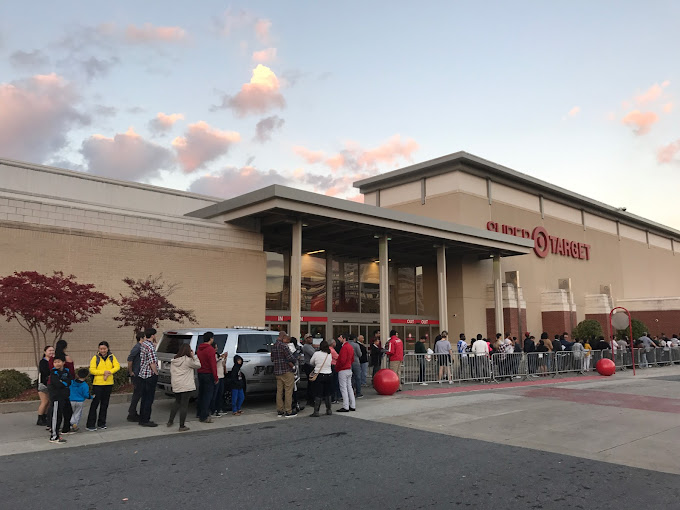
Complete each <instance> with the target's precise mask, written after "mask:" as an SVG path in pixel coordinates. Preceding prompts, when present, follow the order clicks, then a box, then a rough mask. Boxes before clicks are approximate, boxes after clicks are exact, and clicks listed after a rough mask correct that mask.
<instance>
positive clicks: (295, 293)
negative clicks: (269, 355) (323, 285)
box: [288, 220, 302, 338]
mask: <svg viewBox="0 0 680 510" xmlns="http://www.w3.org/2000/svg"><path fill="white" fill-rule="evenodd" d="M291 245H292V246H291V251H290V331H288V334H289V335H290V336H294V337H296V338H299V337H300V308H301V307H302V303H301V300H302V221H299V220H298V221H297V222H296V223H294V224H293V236H292V243H291Z"/></svg>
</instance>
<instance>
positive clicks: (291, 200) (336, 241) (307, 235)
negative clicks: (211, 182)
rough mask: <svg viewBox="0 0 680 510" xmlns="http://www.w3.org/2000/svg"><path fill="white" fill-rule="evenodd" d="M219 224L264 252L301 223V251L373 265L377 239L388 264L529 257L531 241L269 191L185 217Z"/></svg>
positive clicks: (282, 244) (282, 245) (286, 241)
mask: <svg viewBox="0 0 680 510" xmlns="http://www.w3.org/2000/svg"><path fill="white" fill-rule="evenodd" d="M187 216H191V217H194V218H202V219H212V220H217V221H224V222H225V223H230V224H233V225H235V226H239V227H241V228H246V229H249V230H254V231H258V232H260V233H262V234H263V237H264V244H265V246H264V247H265V250H268V251H269V250H271V251H277V250H280V249H286V248H290V240H291V229H292V225H293V224H295V223H296V222H298V221H301V222H302V226H303V230H302V251H303V252H305V253H307V252H314V251H317V250H329V251H332V252H333V253H334V254H335V255H336V256H338V257H358V258H360V259H373V260H375V258H376V256H377V253H378V238H379V237H380V236H382V235H387V236H388V237H389V245H390V258H391V259H392V260H393V263H417V264H422V263H426V262H429V261H434V260H435V251H436V250H435V249H434V248H435V247H436V246H442V245H445V246H446V247H447V251H448V253H449V254H451V255H453V254H456V255H470V256H475V257H478V258H480V259H481V258H487V257H490V256H493V255H500V256H502V257H508V256H513V255H522V254H525V253H529V252H530V251H531V250H532V248H533V241H532V240H530V239H522V238H519V237H515V236H510V235H505V234H499V233H497V232H489V231H487V230H482V229H478V228H473V227H468V226H465V225H458V224H456V223H450V222H447V221H441V220H435V219H431V218H426V217H422V216H417V215H414V214H407V213H403V212H400V211H394V210H391V209H386V208H381V207H376V206H372V205H366V204H360V203H357V202H352V201H349V200H342V199H339V198H334V197H328V196H325V195H320V194H318V193H311V192H308V191H301V190H298V189H294V188H289V187H286V186H279V185H272V186H268V187H266V188H262V189H260V190H257V191H253V192H251V193H246V194H245V195H241V196H238V197H236V198H232V199H230V200H225V201H224V202H220V203H218V204H215V205H211V206H209V207H206V208H203V209H199V210H197V211H194V212H191V213H189V214H187Z"/></svg>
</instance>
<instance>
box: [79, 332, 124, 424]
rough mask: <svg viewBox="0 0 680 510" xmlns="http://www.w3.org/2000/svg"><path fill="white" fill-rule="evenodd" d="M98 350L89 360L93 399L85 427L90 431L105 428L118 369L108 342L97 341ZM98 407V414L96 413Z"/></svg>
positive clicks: (118, 366) (118, 364)
mask: <svg viewBox="0 0 680 510" xmlns="http://www.w3.org/2000/svg"><path fill="white" fill-rule="evenodd" d="M98 350H99V352H98V353H97V354H96V355H94V356H93V357H92V359H91V360H90V374H91V375H93V376H94V381H92V391H93V393H94V399H92V403H91V404H90V411H89V412H88V413H87V423H86V424H85V428H86V429H87V430H89V431H90V432H95V431H96V430H97V429H102V430H106V416H107V413H108V411H109V399H110V398H111V390H112V389H113V374H115V373H116V372H118V371H119V370H120V363H118V360H117V359H116V357H115V356H114V355H113V354H112V353H111V351H110V350H109V343H108V342H107V341H105V340H102V341H101V342H99V347H98ZM97 408H99V415H97Z"/></svg>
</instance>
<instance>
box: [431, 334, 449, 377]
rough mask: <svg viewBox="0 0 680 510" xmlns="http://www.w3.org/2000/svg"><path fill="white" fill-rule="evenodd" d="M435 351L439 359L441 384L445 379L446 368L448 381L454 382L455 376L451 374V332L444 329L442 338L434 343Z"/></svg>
mask: <svg viewBox="0 0 680 510" xmlns="http://www.w3.org/2000/svg"><path fill="white" fill-rule="evenodd" d="M434 353H435V354H436V355H437V360H438V361H439V384H441V383H442V381H443V380H444V370H446V375H447V381H448V382H449V384H453V377H452V376H451V342H449V333H448V332H447V331H442V333H441V338H440V339H439V340H438V341H437V343H435V344H434Z"/></svg>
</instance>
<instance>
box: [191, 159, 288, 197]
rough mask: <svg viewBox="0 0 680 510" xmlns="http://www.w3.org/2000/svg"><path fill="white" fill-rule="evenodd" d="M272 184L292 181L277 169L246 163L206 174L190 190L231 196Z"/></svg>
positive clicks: (219, 195)
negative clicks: (260, 167) (258, 167)
mask: <svg viewBox="0 0 680 510" xmlns="http://www.w3.org/2000/svg"><path fill="white" fill-rule="evenodd" d="M272 184H283V185H291V184H292V181H291V180H290V179H289V178H288V177H286V176H284V175H282V174H281V173H279V172H277V171H276V170H273V169H271V170H259V169H257V168H255V167H254V166H250V165H246V166H244V167H241V168H237V167H227V168H224V169H223V170H221V171H219V172H215V173H213V174H209V175H204V176H202V177H200V178H198V179H196V180H195V181H194V182H192V183H191V185H190V186H189V191H192V192H194V193H200V194H202V195H211V196H216V197H222V198H231V197H235V196H238V195H242V194H243V193H248V192H250V191H255V190H256V189H260V188H264V187H266V186H271V185H272Z"/></svg>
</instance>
